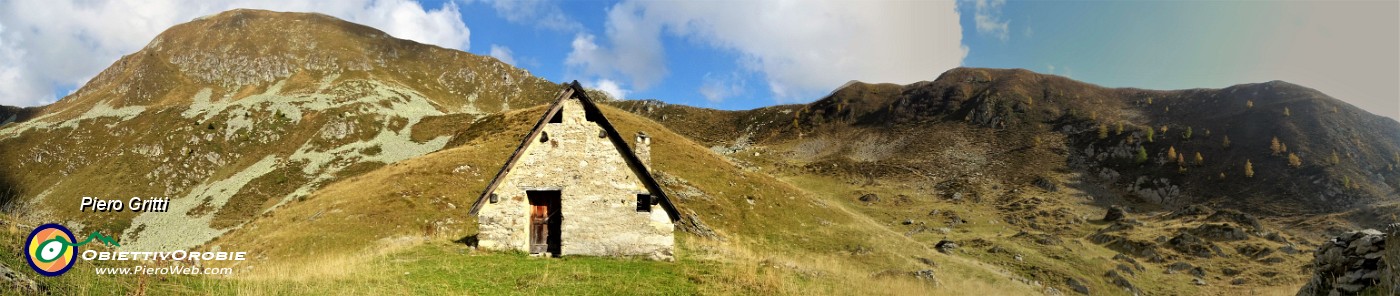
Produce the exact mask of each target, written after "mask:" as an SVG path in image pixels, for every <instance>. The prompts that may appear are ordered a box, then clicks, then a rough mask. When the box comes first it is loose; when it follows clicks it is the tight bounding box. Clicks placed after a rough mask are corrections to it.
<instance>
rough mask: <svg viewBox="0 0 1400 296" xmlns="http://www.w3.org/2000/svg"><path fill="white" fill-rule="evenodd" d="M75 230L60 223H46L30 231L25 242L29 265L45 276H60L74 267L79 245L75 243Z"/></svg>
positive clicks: (25, 252)
mask: <svg viewBox="0 0 1400 296" xmlns="http://www.w3.org/2000/svg"><path fill="white" fill-rule="evenodd" d="M73 241H74V240H73V232H71V231H68V228H65V227H63V225H58V224H52V223H50V224H44V225H39V227H37V228H34V232H30V233H29V239H28V240H26V241H25V243H24V259H26V260H28V261H29V267H31V268H34V271H35V272H38V273H39V274H42V275H44V276H58V275H60V274H63V273H64V272H68V269H71V268H73V263H74V262H77V254H78V247H77V246H74V245H73Z"/></svg>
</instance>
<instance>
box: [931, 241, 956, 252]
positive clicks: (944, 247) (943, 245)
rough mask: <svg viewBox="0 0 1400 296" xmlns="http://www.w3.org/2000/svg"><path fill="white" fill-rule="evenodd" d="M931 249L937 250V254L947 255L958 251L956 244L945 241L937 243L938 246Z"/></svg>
mask: <svg viewBox="0 0 1400 296" xmlns="http://www.w3.org/2000/svg"><path fill="white" fill-rule="evenodd" d="M933 248H934V249H937V250H938V251H939V252H943V253H944V254H947V253H950V252H952V251H953V250H956V249H958V243H955V242H953V241H950V240H946V239H945V240H940V241H938V244H935V245H933Z"/></svg>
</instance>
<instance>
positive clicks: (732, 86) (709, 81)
mask: <svg viewBox="0 0 1400 296" xmlns="http://www.w3.org/2000/svg"><path fill="white" fill-rule="evenodd" d="M704 80H705V81H703V82H702V83H701V85H700V95H701V96H704V97H705V100H707V101H710V102H711V103H718V102H722V101H724V99H727V98H729V97H733V96H735V95H738V94H740V93H743V92H744V80H743V79H742V78H741V77H739V75H738V74H737V73H735V74H731V75H714V73H705V79H704Z"/></svg>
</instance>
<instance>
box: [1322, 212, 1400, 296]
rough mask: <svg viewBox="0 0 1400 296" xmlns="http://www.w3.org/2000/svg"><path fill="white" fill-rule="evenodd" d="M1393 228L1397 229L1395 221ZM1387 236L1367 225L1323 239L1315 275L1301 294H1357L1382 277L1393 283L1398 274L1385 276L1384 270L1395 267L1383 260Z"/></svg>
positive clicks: (1392, 251)
mask: <svg viewBox="0 0 1400 296" xmlns="http://www.w3.org/2000/svg"><path fill="white" fill-rule="evenodd" d="M1389 228H1390V229H1391V232H1392V233H1394V232H1395V228H1396V227H1395V225H1392V227H1389ZM1386 236H1387V235H1386V233H1384V232H1381V231H1378V230H1375V229H1366V230H1361V231H1351V232H1347V233H1343V234H1342V235H1341V236H1338V237H1335V238H1332V239H1331V240H1328V241H1326V242H1323V243H1322V245H1321V246H1319V247H1318V248H1317V251H1316V253H1314V256H1315V257H1314V258H1313V277H1312V279H1311V280H1309V281H1308V284H1307V285H1305V286H1303V289H1302V290H1299V291H1298V295H1299V296H1302V295H1355V294H1358V293H1360V292H1362V291H1365V290H1367V289H1368V288H1376V287H1377V286H1378V285H1380V284H1381V280H1382V279H1385V280H1386V281H1389V282H1391V284H1393V283H1394V281H1395V277H1394V276H1388V277H1382V272H1386V271H1389V272H1393V271H1394V268H1393V267H1391V268H1387V266H1386V264H1385V261H1384V260H1382V256H1384V255H1385V250H1386ZM1392 245H1394V244H1393V243H1392ZM1394 251H1395V249H1391V252H1390V253H1391V258H1395V257H1396V256H1394V253H1395V252H1394ZM1392 265H1394V264H1392ZM1387 295H1389V294H1387Z"/></svg>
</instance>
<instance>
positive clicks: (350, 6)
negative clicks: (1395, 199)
mask: <svg viewBox="0 0 1400 296" xmlns="http://www.w3.org/2000/svg"><path fill="white" fill-rule="evenodd" d="M234 8H258V9H268V10H276V11H304V12H319V13H324V14H327V15H331V16H335V17H338V18H341V19H345V20H348V21H351V22H356V23H360V24H364V25H368V26H372V27H375V28H378V29H380V30H383V31H385V32H387V33H389V34H390V35H393V36H395V37H398V38H404V39H410V40H414V41H418V42H422V43H428V44H435V45H439V46H443V47H449V48H457V49H462V50H466V49H468V48H469V47H470V38H469V37H470V34H471V31H470V30H469V29H468V28H467V26H466V24H465V23H464V22H462V17H461V13H460V12H459V11H458V7H457V5H456V4H455V3H447V4H444V5H443V6H442V7H439V8H435V9H425V8H424V7H422V5H419V4H418V3H417V2H414V1H411V0H347V1H328V2H322V1H312V0H291V1H255V0H220V1H201V2H183V1H174V0H158V1H112V0H109V1H82V0H54V1H3V2H0V27H3V28H4V29H3V30H0V104H3V105H20V106H32V105H38V104H46V103H50V102H53V101H54V100H56V99H57V96H58V95H60V94H56V93H55V90H56V89H57V88H75V87H79V86H82V84H84V83H86V82H87V80H88V79H91V78H92V77H93V76H94V75H96V74H97V73H98V72H100V71H102V69H104V68H105V67H107V66H109V65H111V64H112V62H114V61H116V60H117V58H119V57H121V56H122V55H125V54H130V53H133V52H136V51H137V50H140V49H141V47H142V46H145V45H146V43H148V42H150V40H151V39H152V38H155V36H156V35H157V34H159V33H160V32H162V31H164V30H165V29H166V28H169V27H171V26H173V25H176V24H179V23H183V22H187V21H189V20H191V19H194V18H196V17H199V16H205V15H211V14H215V13H218V12H221V11H225V10H230V9H234Z"/></svg>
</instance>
